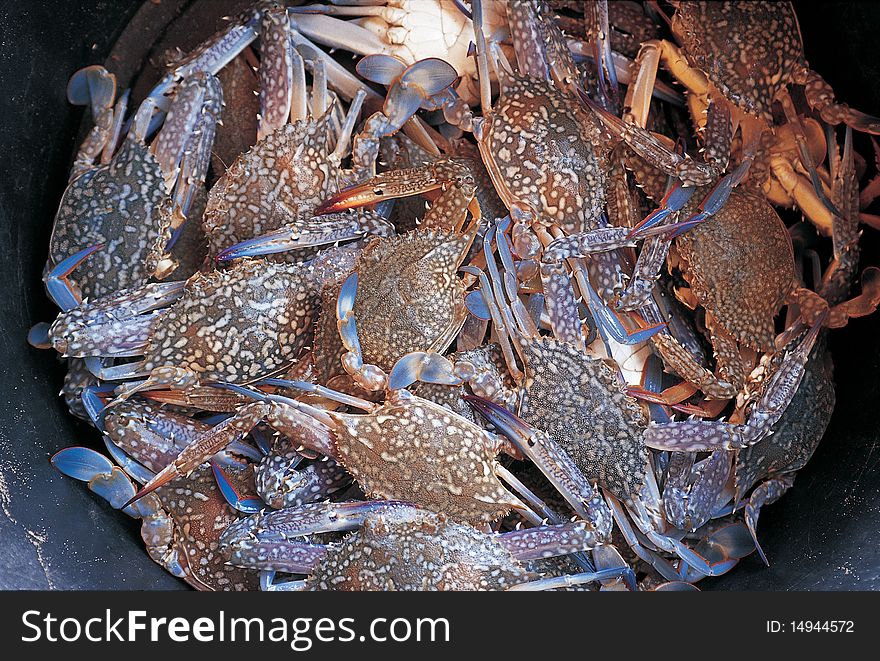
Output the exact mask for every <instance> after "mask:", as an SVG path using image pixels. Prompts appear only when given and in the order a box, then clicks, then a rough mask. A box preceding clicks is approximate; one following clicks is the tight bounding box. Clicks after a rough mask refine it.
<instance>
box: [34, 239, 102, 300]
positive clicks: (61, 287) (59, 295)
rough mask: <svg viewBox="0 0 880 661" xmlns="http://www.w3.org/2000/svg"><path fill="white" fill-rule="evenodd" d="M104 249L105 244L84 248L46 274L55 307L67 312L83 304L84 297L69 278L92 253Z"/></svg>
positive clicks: (47, 287)
mask: <svg viewBox="0 0 880 661" xmlns="http://www.w3.org/2000/svg"><path fill="white" fill-rule="evenodd" d="M103 247H104V244H103V243H98V244H96V245H94V246H89V247H88V248H83V249H82V250H80V251H79V252H76V253H74V254H72V255H70V256H68V257H65V258H64V259H62V260H61V261H60V262H58V264H56V265H55V268H53V269H52V270H51V271H49V273H47V274H46V277H45V282H46V290H47V291H48V293H49V297H50V298H51V299H52V300H53V301H54V302H55V305H57V306H58V307H59V308H61V309H62V310H65V311H67V310H72V309H73V308H75V307H77V306H78V305H79V304H80V303H82V296H81V294H80V292H79V290H78V288H77V287H76V285H74V284H73V283H72V282H70V280H68V279H67V276H69V275H70V274H71V273H73V272H74V271H75V270H76V268H77V267H78V266H79V265H80V264H82V263H83V262H84V261H86V260H87V259H88V258H89V257H90V256H91V254H92V253H94V252H96V251H98V250H101V249H102V248H103Z"/></svg>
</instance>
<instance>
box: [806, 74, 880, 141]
mask: <svg viewBox="0 0 880 661" xmlns="http://www.w3.org/2000/svg"><path fill="white" fill-rule="evenodd" d="M794 82H795V83H797V84H799V85H803V86H804V94H805V95H806V97H807V103H808V104H809V105H810V107H811V108H812V109H813V110H815V111H816V112H818V113H819V115H820V116H821V117H822V119H823V120H825V121H826V122H828V123H829V124H834V125H836V124H846V125H847V126H850V127H852V128H854V129H855V130H856V131H862V132H864V133H871V134H873V135H880V118H877V117H874V116H872V115H868V114H865V113H863V112H860V111H858V110H854V109H853V108H850V107H849V106H848V105H846V104H845V103H838V102H837V101H835V99H834V90H832V89H831V86H830V85H829V84H828V83H827V82H825V80H824V79H823V78H822V77H821V76H820V75H819V74H818V73H816V72H815V71H812V70H810V69H807V68H806V67H804V69H803V70H802V71H800V72H797V73H796V75H795V76H794Z"/></svg>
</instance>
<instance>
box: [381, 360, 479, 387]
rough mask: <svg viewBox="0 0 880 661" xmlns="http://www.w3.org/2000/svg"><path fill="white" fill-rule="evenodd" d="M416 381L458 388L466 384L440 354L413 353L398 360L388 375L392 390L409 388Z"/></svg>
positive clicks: (451, 364)
mask: <svg viewBox="0 0 880 661" xmlns="http://www.w3.org/2000/svg"><path fill="white" fill-rule="evenodd" d="M416 381H424V382H426V383H437V384H440V385H444V386H457V385H461V384H462V383H463V382H464V379H462V377H461V376H459V375H458V374H456V371H455V365H454V364H453V363H452V362H451V361H450V360H449V359H448V358H445V357H443V356H441V355H440V354H439V353H426V352H424V351H413V352H412V353H408V354H406V355H405V356H403V357H402V358H401V359H400V360H398V361H397V362H396V363H395V364H394V367H393V368H391V373H390V374H389V375H388V387H389V388H390V389H391V390H399V389H401V388H407V387H409V386H410V385H411V384H413V383H415V382H416Z"/></svg>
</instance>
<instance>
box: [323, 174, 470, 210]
mask: <svg viewBox="0 0 880 661" xmlns="http://www.w3.org/2000/svg"><path fill="white" fill-rule="evenodd" d="M437 165H438V164H435V167H420V168H409V169H404V170H393V171H390V172H383V173H381V174H378V175H376V176H375V177H372V178H371V179H369V180H367V181H365V182H363V183H361V184H355V185H354V186H349V187H348V188H343V189H342V190H341V191H339V192H338V193H336V194H335V195H333V196H331V197H329V198H327V199H326V200H325V201H324V202H322V203H321V204H320V205H318V207H317V209H315V214H316V215H323V214H328V213H333V212H338V211H345V210H346V209H354V208H356V207H363V206H366V205H368V204H376V203H377V202H382V201H384V200H393V199H397V198H400V197H409V196H412V195H423V194H425V193H431V192H433V191H439V190H445V189H446V188H447V187H448V186H449V185H451V184H453V183H454V181H453V175H454V174H456V171H454V170H447V169H445V168H443V167H437Z"/></svg>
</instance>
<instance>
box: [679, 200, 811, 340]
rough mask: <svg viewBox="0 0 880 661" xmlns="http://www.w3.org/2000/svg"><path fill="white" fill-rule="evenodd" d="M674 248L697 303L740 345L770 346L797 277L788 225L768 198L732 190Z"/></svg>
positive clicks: (681, 237)
mask: <svg viewBox="0 0 880 661" xmlns="http://www.w3.org/2000/svg"><path fill="white" fill-rule="evenodd" d="M676 249H677V251H678V254H679V257H680V258H681V259H682V260H683V263H682V264H681V267H682V273H683V275H684V277H685V279H686V280H687V282H688V284H689V285H690V287H691V288H692V290H693V293H694V294H695V296H696V298H697V301H698V302H699V304H700V305H702V306H703V307H704V308H705V309H706V310H708V311H709V312H710V313H712V315H713V317H714V318H715V319H716V320H717V322H718V323H719V324H720V325H721V326H722V327H723V328H724V329H725V330H726V331H727V332H728V333H729V334H730V335H732V336H733V337H734V338H735V339H736V340H737V341H738V342H740V343H741V344H744V345H745V346H747V347H750V348H752V349H755V350H757V351H768V350H770V349H771V348H772V347H773V340H774V338H775V335H776V334H775V330H774V324H773V320H774V317H775V316H776V313H777V312H778V311H779V308H780V307H782V304H783V302H784V301H785V299H786V297H787V296H788V294H789V293H791V291H792V288H793V285H794V283H795V281H796V280H795V262H794V251H793V248H792V245H791V239H790V237H789V234H788V230H787V229H786V227H785V224H784V223H783V222H782V219H781V218H780V217H779V215H778V214H777V213H776V211H775V210H774V209H773V207H772V206H770V204H769V203H768V202H767V201H766V200H765V199H764V197H762V196H761V195H759V194H756V193H752V192H749V191H746V190H742V189H736V190H734V191H733V192H732V193H731V195H730V198H729V199H728V201H727V203H726V204H725V205H724V207H723V208H722V209H721V210H720V211H719V212H718V213H717V214H716V215H715V216H713V217H712V218H711V219H710V220H708V221H707V222H705V223H700V224H699V225H697V226H696V227H695V228H694V229H692V230H691V231H689V232H686V233H684V234H682V235H681V236H680V237H678V239H676Z"/></svg>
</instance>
